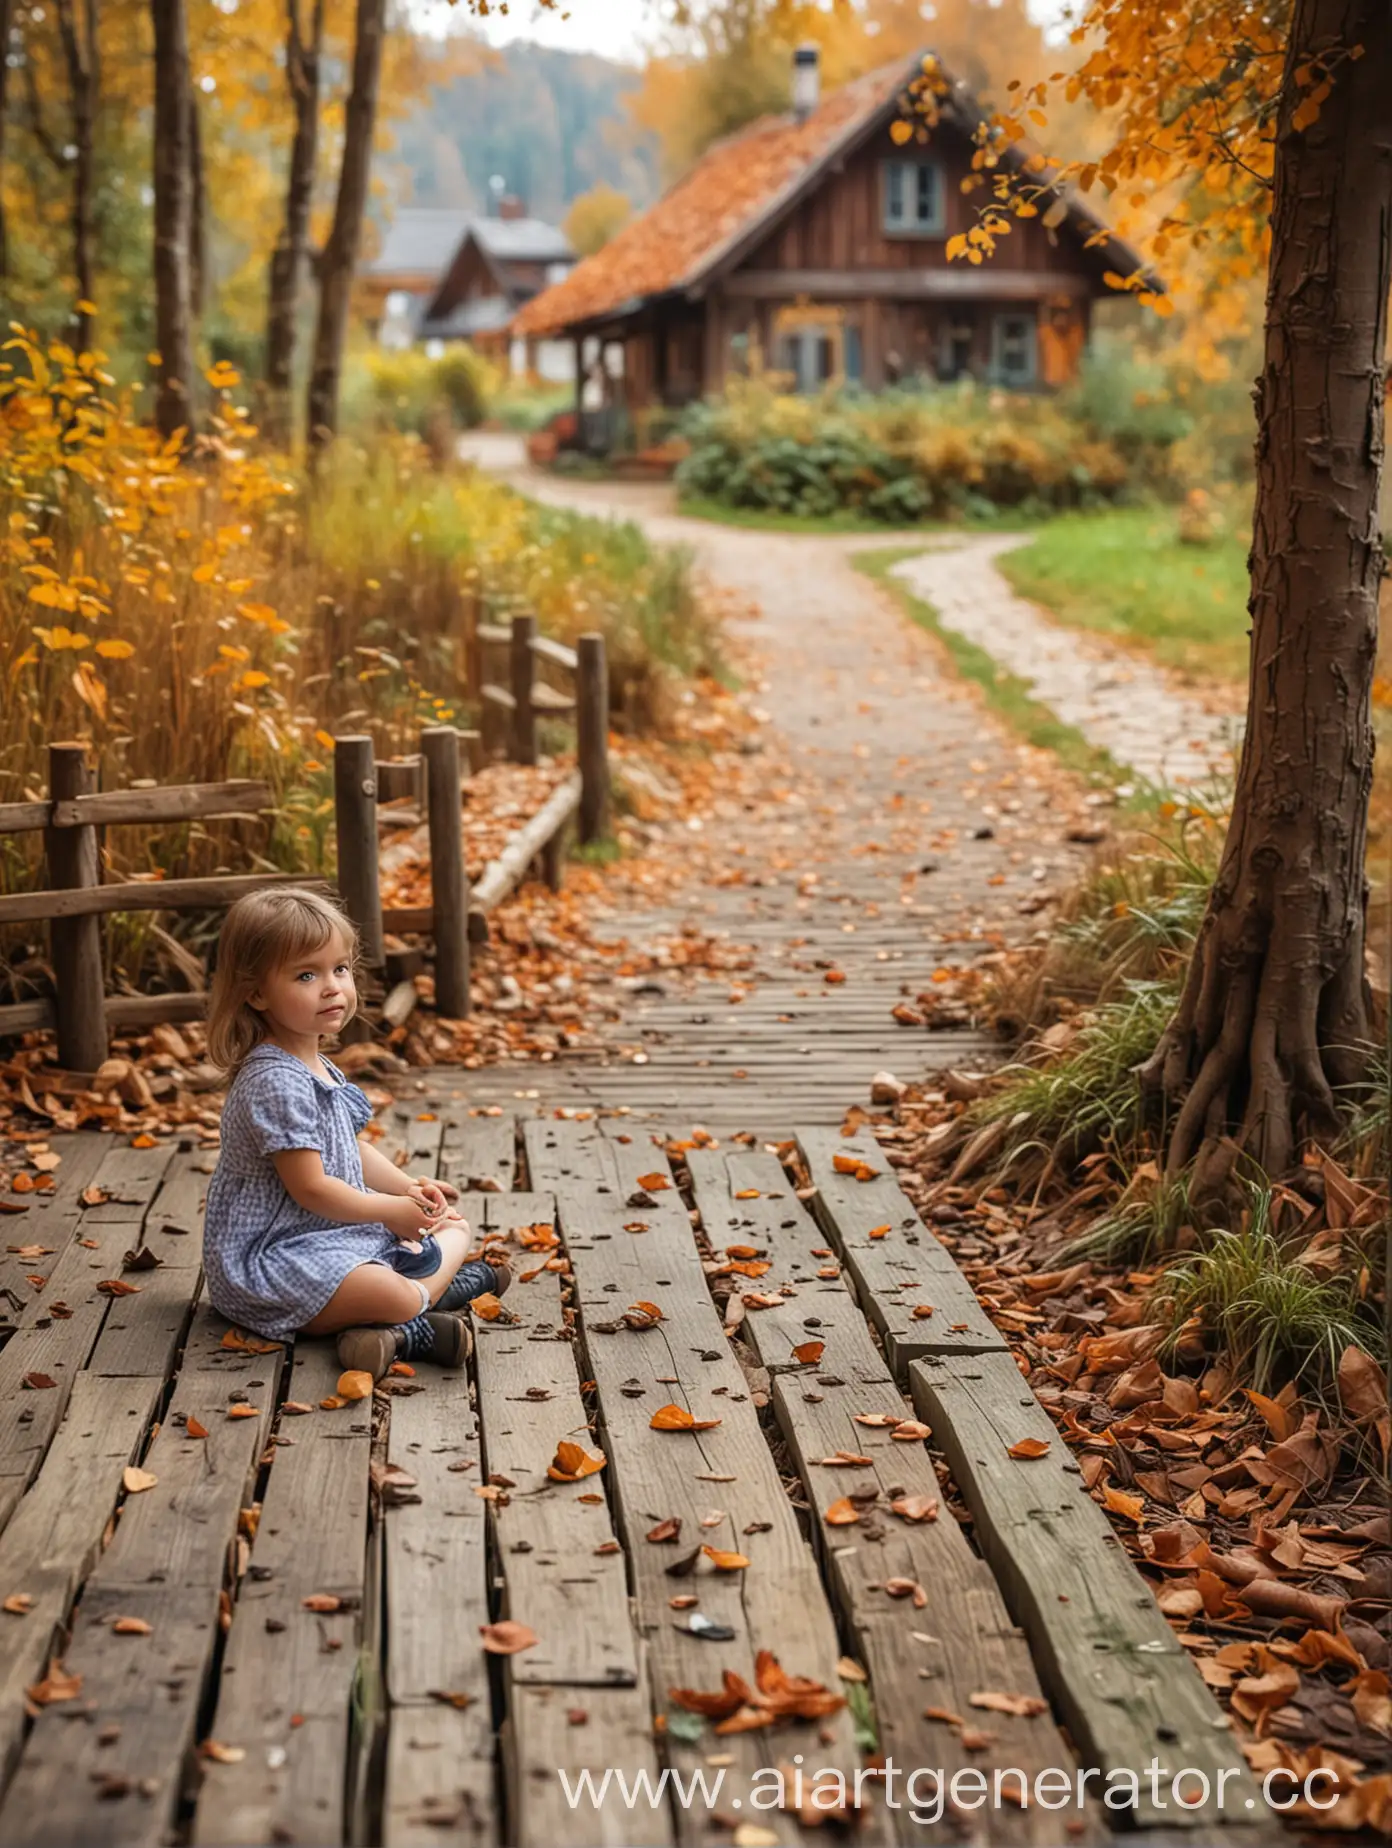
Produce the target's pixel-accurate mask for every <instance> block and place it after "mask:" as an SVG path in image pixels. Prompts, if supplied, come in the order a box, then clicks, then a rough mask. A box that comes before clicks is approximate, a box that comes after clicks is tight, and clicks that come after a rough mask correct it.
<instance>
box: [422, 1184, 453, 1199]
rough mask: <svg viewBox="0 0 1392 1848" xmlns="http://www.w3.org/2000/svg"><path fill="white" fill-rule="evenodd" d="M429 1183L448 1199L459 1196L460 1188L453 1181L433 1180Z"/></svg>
mask: <svg viewBox="0 0 1392 1848" xmlns="http://www.w3.org/2000/svg"><path fill="white" fill-rule="evenodd" d="M429 1185H430V1186H431V1187H433V1188H434V1189H435V1190H436V1192H437V1193H438V1194H440V1195H441V1196H442V1198H444V1199H445V1200H447V1201H454V1200H457V1199H458V1198H459V1189H458V1188H457V1187H456V1186H455V1185H454V1184H453V1183H452V1182H451V1181H431V1182H430V1183H429Z"/></svg>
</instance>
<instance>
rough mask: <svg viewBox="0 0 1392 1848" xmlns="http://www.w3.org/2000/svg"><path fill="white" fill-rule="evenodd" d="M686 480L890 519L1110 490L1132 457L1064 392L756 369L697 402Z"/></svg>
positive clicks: (782, 502) (1051, 503)
mask: <svg viewBox="0 0 1392 1848" xmlns="http://www.w3.org/2000/svg"><path fill="white" fill-rule="evenodd" d="M684 433H685V435H686V437H687V440H688V441H689V442H690V444H691V454H690V455H689V456H688V457H687V459H686V460H685V461H684V462H683V463H682V465H681V467H680V469H679V470H678V473H677V482H678V486H679V488H680V489H681V490H682V492H684V493H686V494H688V495H694V496H698V497H701V498H703V499H710V500H715V501H719V502H722V503H724V504H725V505H727V506H732V507H745V508H752V509H754V510H756V511H762V512H770V513H782V514H801V515H804V516H808V517H817V518H825V517H828V516H830V515H833V514H837V513H846V512H850V513H857V514H861V515H864V516H865V517H866V518H869V519H875V520H882V521H884V522H886V523H896V522H898V523H902V522H904V521H912V520H918V519H923V518H925V517H929V516H932V517H936V518H944V517H949V516H953V515H962V514H982V513H985V514H989V513H991V512H993V511H994V510H995V509H997V508H1006V507H1009V508H1040V509H1044V508H1065V507H1079V506H1087V505H1090V504H1092V503H1094V502H1097V501H1099V500H1107V499H1112V498H1115V497H1116V496H1117V495H1119V494H1121V493H1123V492H1125V491H1126V490H1127V489H1128V488H1129V487H1130V486H1132V485H1133V483H1134V481H1135V479H1136V477H1137V474H1138V471H1137V468H1136V466H1135V465H1134V464H1133V463H1132V462H1129V461H1128V459H1127V456H1126V455H1125V453H1124V452H1123V451H1122V450H1121V449H1120V448H1119V447H1118V446H1117V445H1116V444H1115V443H1113V442H1111V441H1110V440H1109V439H1108V437H1107V436H1106V435H1105V434H1103V433H1101V432H1099V431H1097V430H1096V429H1094V428H1093V427H1092V426H1090V425H1088V424H1087V423H1085V422H1083V421H1082V420H1080V419H1079V418H1078V417H1077V416H1074V415H1071V414H1070V413H1069V412H1068V410H1067V409H1066V408H1065V406H1064V405H1063V404H1062V403H1061V402H1060V401H1058V400H1053V399H1046V398H1032V397H1030V398H1026V397H1008V396H1007V395H1006V394H1005V393H1003V392H994V391H983V390H981V389H979V388H977V387H974V386H971V385H964V386H952V387H947V388H942V389H930V390H915V391H909V390H904V391H893V392H887V393H885V394H883V395H881V396H878V397H869V396H866V395H864V394H860V393H850V392H841V393H838V392H835V391H829V392H827V393H824V394H823V395H821V396H820V397H816V398H811V397H793V396H789V395H786V394H781V393H779V392H778V391H777V390H776V389H774V387H773V385H772V384H771V383H770V382H769V380H768V379H766V378H763V377H756V378H753V379H749V380H739V381H736V382H735V383H734V384H732V385H731V387H730V389H729V391H728V392H727V394H726V396H725V397H724V398H723V399H722V400H720V401H718V402H714V403H709V404H703V405H699V406H697V407H694V408H693V409H692V410H691V411H690V412H689V413H688V415H687V418H686V421H685V429H684Z"/></svg>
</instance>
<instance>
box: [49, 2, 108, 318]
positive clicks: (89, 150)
mask: <svg viewBox="0 0 1392 1848" xmlns="http://www.w3.org/2000/svg"><path fill="white" fill-rule="evenodd" d="M75 7H80V8H81V9H82V15H83V16H82V19H81V21H80V22H79V20H78V18H77V16H76V13H75V11H74V8H75ZM57 12H58V35H59V38H60V40H61V41H62V46H63V62H64V64H65V65H66V66H67V72H68V105H69V109H70V111H71V115H72V145H73V156H72V217H71V223H72V245H73V275H74V277H75V279H76V282H77V300H78V306H77V308H76V310H75V313H74V325H75V333H74V339H73V344H74V346H75V347H76V348H77V350H78V352H79V353H81V352H85V351H86V349H87V347H88V346H89V345H90V344H91V334H92V313H91V310H90V309H89V308H88V307H86V306H84V304H86V303H88V302H90V301H91V300H92V297H93V294H94V293H95V290H96V278H95V266H94V261H93V247H94V244H95V223H94V213H93V196H94V190H95V187H94V179H95V162H96V130H97V91H98V84H99V81H100V67H99V63H98V54H97V0H86V4H85V6H84V5H83V0H57Z"/></svg>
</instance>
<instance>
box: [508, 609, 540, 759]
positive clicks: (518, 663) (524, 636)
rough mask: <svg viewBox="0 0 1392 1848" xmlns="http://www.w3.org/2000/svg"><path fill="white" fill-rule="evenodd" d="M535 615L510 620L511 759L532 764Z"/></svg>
mask: <svg viewBox="0 0 1392 1848" xmlns="http://www.w3.org/2000/svg"><path fill="white" fill-rule="evenodd" d="M536 632H537V619H536V617H535V616H530V615H527V616H514V617H513V619H512V697H513V701H514V705H513V709H512V761H513V762H514V763H516V764H534V763H535V762H536V760H537V741H536V713H535V712H534V711H533V710H532V681H533V680H534V679H535V678H536V663H535V661H534V660H533V659H532V643H533V642H534V641H535V640H536Z"/></svg>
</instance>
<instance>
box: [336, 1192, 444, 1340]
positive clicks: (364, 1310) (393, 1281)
mask: <svg viewBox="0 0 1392 1848" xmlns="http://www.w3.org/2000/svg"><path fill="white" fill-rule="evenodd" d="M471 1237H472V1233H471V1232H470V1230H469V1228H468V1226H467V1225H465V1224H464V1222H463V1221H462V1220H451V1221H449V1222H447V1223H446V1224H445V1225H442V1226H441V1227H440V1229H439V1231H438V1232H437V1233H436V1234H435V1239H436V1242H437V1243H438V1245H439V1247H440V1268H439V1270H437V1271H436V1272H435V1275H434V1276H433V1277H422V1278H421V1283H423V1284H424V1285H425V1287H426V1289H427V1290H429V1292H430V1300H431V1302H432V1303H436V1302H438V1301H439V1300H440V1298H441V1297H442V1296H443V1295H444V1293H445V1291H446V1290H447V1289H448V1287H449V1285H450V1284H451V1283H452V1282H453V1281H454V1273H455V1272H456V1271H457V1270H458V1269H459V1267H460V1265H461V1264H462V1263H463V1262H464V1255H465V1253H466V1252H467V1251H468V1249H469V1241H470V1239H471ZM420 1312H421V1300H420V1287H419V1285H418V1284H416V1283H415V1282H414V1281H413V1280H412V1279H411V1278H409V1277H403V1276H402V1275H401V1274H400V1272H398V1271H394V1270H393V1269H392V1268H391V1266H390V1265H389V1264H360V1265H359V1266H358V1268H357V1269H356V1270H352V1271H349V1273H348V1275H347V1276H346V1277H345V1278H344V1279H343V1282H342V1283H341V1284H339V1286H338V1288H337V1289H336V1290H335V1291H334V1293H333V1295H332V1296H331V1297H330V1298H329V1300H328V1302H327V1303H325V1305H324V1307H323V1308H322V1309H321V1310H320V1311H319V1313H318V1315H316V1316H315V1318H314V1320H313V1321H312V1322H306V1323H305V1325H304V1329H303V1333H305V1334H307V1335H336V1334H338V1333H339V1332H340V1330H342V1329H345V1328H361V1327H362V1326H363V1324H364V1323H379V1322H388V1323H399V1322H409V1321H410V1320H411V1318H412V1316H417V1315H419V1314H420Z"/></svg>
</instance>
